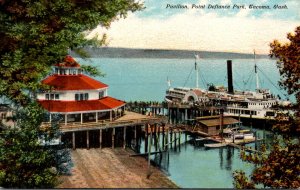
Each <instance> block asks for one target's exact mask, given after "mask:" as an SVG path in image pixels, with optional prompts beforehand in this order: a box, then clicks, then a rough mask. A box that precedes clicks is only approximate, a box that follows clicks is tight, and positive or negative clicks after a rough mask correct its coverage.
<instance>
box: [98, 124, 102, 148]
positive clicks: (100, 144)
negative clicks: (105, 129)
mask: <svg viewBox="0 0 300 190" xmlns="http://www.w3.org/2000/svg"><path fill="white" fill-rule="evenodd" d="M99 148H100V149H102V129H100V130H99Z"/></svg>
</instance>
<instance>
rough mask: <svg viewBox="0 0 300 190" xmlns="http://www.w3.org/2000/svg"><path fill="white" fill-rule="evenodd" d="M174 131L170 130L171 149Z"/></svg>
mask: <svg viewBox="0 0 300 190" xmlns="http://www.w3.org/2000/svg"><path fill="white" fill-rule="evenodd" d="M172 141H173V130H172V129H171V130H170V147H171V148H173V142H172Z"/></svg>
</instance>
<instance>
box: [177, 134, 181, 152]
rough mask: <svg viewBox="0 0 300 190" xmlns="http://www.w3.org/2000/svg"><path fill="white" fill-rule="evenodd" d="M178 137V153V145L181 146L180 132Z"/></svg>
mask: <svg viewBox="0 0 300 190" xmlns="http://www.w3.org/2000/svg"><path fill="white" fill-rule="evenodd" d="M178 134H179V137H178V149H179V151H180V144H181V142H180V141H181V140H180V138H181V131H179V133H178Z"/></svg>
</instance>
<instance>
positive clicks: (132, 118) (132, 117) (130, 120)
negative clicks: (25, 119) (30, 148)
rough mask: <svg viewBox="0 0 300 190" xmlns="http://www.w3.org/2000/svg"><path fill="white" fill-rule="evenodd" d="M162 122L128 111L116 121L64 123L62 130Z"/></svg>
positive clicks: (47, 124)
mask: <svg viewBox="0 0 300 190" xmlns="http://www.w3.org/2000/svg"><path fill="white" fill-rule="evenodd" d="M160 121H161V119H160V118H156V117H151V116H146V115H142V114H138V113H134V112H129V111H126V112H125V115H124V116H123V117H120V118H118V119H116V120H114V121H107V120H103V121H101V120H99V121H98V122H84V123H80V122H76V123H75V122H72V123H71V122H70V123H67V125H65V124H64V123H63V124H60V130H61V132H75V131H87V130H95V129H106V128H115V127H125V126H134V125H145V124H154V123H158V122H160ZM49 125H50V124H49V123H43V124H42V127H47V126H49Z"/></svg>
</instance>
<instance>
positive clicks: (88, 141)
mask: <svg viewBox="0 0 300 190" xmlns="http://www.w3.org/2000/svg"><path fill="white" fill-rule="evenodd" d="M86 148H87V149H90V135H89V131H86Z"/></svg>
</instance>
